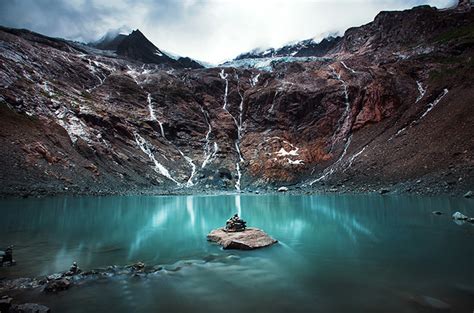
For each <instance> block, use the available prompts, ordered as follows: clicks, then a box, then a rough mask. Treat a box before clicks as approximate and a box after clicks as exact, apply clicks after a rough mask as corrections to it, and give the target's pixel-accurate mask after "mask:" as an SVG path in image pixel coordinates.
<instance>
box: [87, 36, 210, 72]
mask: <svg viewBox="0 0 474 313" xmlns="http://www.w3.org/2000/svg"><path fill="white" fill-rule="evenodd" d="M89 45H90V46H92V47H94V48H97V49H101V50H113V51H115V52H116V53H117V55H119V56H122V57H126V58H128V59H132V60H136V61H140V62H143V63H153V64H165V65H168V66H171V67H174V68H201V67H203V66H202V65H201V64H199V63H197V62H195V61H194V60H192V59H190V58H178V59H175V58H173V57H170V56H168V55H167V54H166V53H164V52H163V51H162V50H160V49H159V48H158V47H157V46H155V45H154V44H153V43H152V42H151V41H150V40H148V38H146V37H145V35H144V34H143V33H142V32H141V31H140V30H139V29H136V30H134V31H132V32H131V33H130V34H128V35H125V34H120V33H115V34H109V33H108V34H106V35H105V36H104V37H102V39H101V40H99V41H97V42H94V43H90V44H89Z"/></svg>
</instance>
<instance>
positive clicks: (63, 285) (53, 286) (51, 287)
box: [44, 278, 71, 292]
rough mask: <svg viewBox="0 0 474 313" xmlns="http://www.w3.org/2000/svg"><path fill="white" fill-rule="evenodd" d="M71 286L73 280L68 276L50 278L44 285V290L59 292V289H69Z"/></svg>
mask: <svg viewBox="0 0 474 313" xmlns="http://www.w3.org/2000/svg"><path fill="white" fill-rule="evenodd" d="M70 286H71V282H70V281H69V279H67V278H59V279H54V280H48V282H47V283H46V286H45V287H44V291H46V292H58V291H62V290H66V289H69V287H70Z"/></svg>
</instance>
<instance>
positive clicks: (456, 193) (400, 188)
mask: <svg viewBox="0 0 474 313" xmlns="http://www.w3.org/2000/svg"><path fill="white" fill-rule="evenodd" d="M434 181H436V183H435V182H434ZM284 186H285V187H286V188H288V190H287V191H285V193H287V194H294V195H315V194H377V193H379V194H396V195H420V196H450V197H462V196H464V195H465V194H466V193H468V192H469V191H472V190H474V182H467V181H466V182H465V181H458V182H456V183H453V182H452V181H438V180H436V178H432V179H427V180H424V179H417V180H414V181H407V182H401V183H389V184H384V183H368V184H355V183H349V184H347V183H343V182H335V183H332V184H330V183H323V184H319V185H315V186H311V187H308V186H302V185H300V184H296V185H284ZM280 187H281V186H274V185H269V186H263V187H255V188H245V189H243V190H241V191H239V192H236V191H235V190H234V189H231V188H229V189H205V188H181V189H160V188H156V187H143V188H126V187H119V188H100V187H96V189H94V188H90V187H87V188H80V187H77V188H68V189H67V190H65V189H64V188H62V187H60V186H57V187H54V186H49V187H40V188H35V189H26V188H8V189H6V190H5V189H4V190H2V191H1V192H0V198H42V197H52V196H138V195H143V196H173V195H176V196H181V195H219V194H236V193H237V194H243V195H245V194H275V193H281V192H279V191H278V189H279V188H280Z"/></svg>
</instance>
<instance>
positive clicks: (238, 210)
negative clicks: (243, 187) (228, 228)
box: [234, 194, 242, 217]
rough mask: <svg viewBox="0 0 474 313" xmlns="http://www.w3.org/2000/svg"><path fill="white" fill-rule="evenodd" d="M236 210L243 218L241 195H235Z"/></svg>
mask: <svg viewBox="0 0 474 313" xmlns="http://www.w3.org/2000/svg"><path fill="white" fill-rule="evenodd" d="M234 198H235V209H236V211H237V214H238V215H239V216H240V217H242V205H241V204H240V203H241V202H240V194H238V195H235V196H234Z"/></svg>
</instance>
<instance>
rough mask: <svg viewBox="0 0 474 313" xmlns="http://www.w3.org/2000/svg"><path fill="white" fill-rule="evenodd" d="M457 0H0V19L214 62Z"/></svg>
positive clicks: (49, 32) (56, 33) (83, 38)
mask: <svg viewBox="0 0 474 313" xmlns="http://www.w3.org/2000/svg"><path fill="white" fill-rule="evenodd" d="M455 2H457V1H456V0H345V1H339V0H64V1H61V0H0V24H1V25H3V26H8V27H15V28H27V29H30V30H33V31H36V32H39V33H42V34H45V35H48V36H55V37H63V38H67V39H72V40H79V41H85V42H88V41H92V40H97V39H98V38H100V37H101V36H103V35H104V34H105V33H106V32H107V31H108V30H111V29H118V28H121V29H123V30H131V29H137V28H138V29H140V30H141V31H142V32H143V33H144V34H145V36H147V37H148V39H150V40H151V41H152V42H153V43H154V44H155V45H156V46H158V47H159V48H160V49H163V50H165V51H171V52H174V53H177V54H179V55H183V56H190V57H193V58H195V59H198V60H202V61H207V62H212V63H219V62H221V61H223V60H226V59H229V58H233V57H235V56H236V55H238V54H239V53H242V52H245V51H248V50H251V49H253V48H257V47H262V48H266V47H279V46H282V45H283V44H285V43H288V42H291V41H297V40H302V39H308V38H316V39H321V38H323V37H324V36H326V35H327V34H331V33H343V32H344V30H345V29H347V28H349V27H352V26H359V25H362V24H365V23H368V22H370V21H372V20H373V18H374V16H375V15H376V14H377V13H378V12H380V11H383V10H401V9H408V8H411V7H413V6H416V5H421V4H429V5H432V6H436V7H438V8H445V7H448V6H451V5H453V4H454V3H455Z"/></svg>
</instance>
